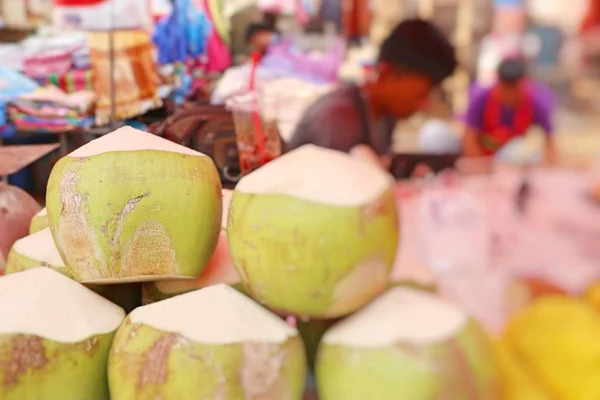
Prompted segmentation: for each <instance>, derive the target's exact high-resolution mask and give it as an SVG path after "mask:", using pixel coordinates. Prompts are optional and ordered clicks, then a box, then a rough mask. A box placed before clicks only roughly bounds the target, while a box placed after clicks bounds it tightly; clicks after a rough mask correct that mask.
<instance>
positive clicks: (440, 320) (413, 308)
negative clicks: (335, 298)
mask: <svg viewBox="0 0 600 400" xmlns="http://www.w3.org/2000/svg"><path fill="white" fill-rule="evenodd" d="M493 356H494V352H493V346H492V344H491V341H490V339H489V338H488V337H487V336H486V335H485V333H484V332H483V331H482V330H481V329H480V328H479V327H478V326H477V325H476V324H475V323H473V322H472V321H470V320H469V318H468V317H467V315H466V314H465V313H464V312H462V311H461V310H459V309H457V308H455V307H454V306H453V305H451V304H448V303H446V302H444V301H442V300H441V299H438V298H437V297H435V296H433V295H431V294H429V293H426V292H422V291H418V290H414V289H408V288H398V287H397V288H393V289H390V290H389V291H387V292H386V293H385V294H384V295H383V296H381V297H380V298H378V299H377V300H375V301H374V302H372V303H371V304H369V305H368V306H367V307H365V308H364V309H362V310H361V311H359V312H357V313H356V314H354V315H352V316H350V317H348V318H347V319H345V320H343V321H341V322H340V323H338V324H337V325H335V326H334V327H333V328H331V329H329V330H328V331H327V333H325V335H324V337H323V340H322V342H321V345H320V346H319V350H318V355H317V362H316V377H317V389H318V392H319V399H320V400H340V399H344V400H365V399H377V400H397V399H410V400H431V399H446V398H447V399H478V400H495V399H497V398H498V393H499V392H498V389H499V381H498V371H497V370H496V367H495V363H494V362H493V360H494V358H493Z"/></svg>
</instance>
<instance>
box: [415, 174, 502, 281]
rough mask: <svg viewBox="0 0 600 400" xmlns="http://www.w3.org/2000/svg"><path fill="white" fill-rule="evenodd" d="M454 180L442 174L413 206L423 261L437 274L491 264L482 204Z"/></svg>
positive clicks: (489, 237) (449, 175) (478, 267)
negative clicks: (415, 206)
mask: <svg viewBox="0 0 600 400" xmlns="http://www.w3.org/2000/svg"><path fill="white" fill-rule="evenodd" d="M455 179H456V178H455V177H454V176H453V175H451V174H450V173H446V174H443V175H442V176H441V177H440V178H438V180H437V181H436V182H435V183H434V184H433V185H432V186H431V187H430V188H427V189H426V190H425V191H424V192H423V194H422V196H421V198H420V199H419V205H418V208H417V213H418V214H417V215H418V217H417V218H418V222H417V224H418V229H419V233H420V236H421V244H420V249H421V254H422V257H423V260H424V261H425V263H426V265H428V266H429V267H430V268H432V269H433V270H435V271H437V272H440V273H443V272H447V271H453V270H457V269H486V268H488V267H490V265H491V260H490V255H491V247H490V243H491V230H490V228H489V226H488V223H487V219H486V215H485V209H484V206H483V204H482V203H481V202H480V201H479V200H478V199H477V198H475V197H474V196H472V195H471V194H470V193H468V192H467V191H465V190H463V189H462V187H461V186H460V184H459V183H458V182H456V181H455Z"/></svg>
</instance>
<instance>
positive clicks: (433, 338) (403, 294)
mask: <svg viewBox="0 0 600 400" xmlns="http://www.w3.org/2000/svg"><path fill="white" fill-rule="evenodd" d="M467 321H468V316H467V314H466V313H465V312H463V311H462V310H461V309H459V308H457V307H456V306H454V305H453V304H451V303H449V302H447V301H446V300H444V299H442V298H440V297H438V296H436V295H434V294H430V293H427V292H423V291H420V290H418V289H412V288H406V287H393V288H391V289H389V290H388V291H386V292H385V293H384V294H383V295H381V296H380V297H379V298H377V299H375V300H374V301H373V302H372V303H370V304H369V305H367V306H366V307H365V308H363V309H362V310H360V311H358V312H357V313H355V314H353V315H352V316H350V317H348V318H346V319H345V320H343V321H342V322H340V323H338V324H337V325H335V326H334V327H333V328H331V329H330V330H329V331H328V332H327V333H326V334H325V336H324V338H323V341H324V343H327V344H340V345H348V346H356V347H367V348H369V347H382V346H389V345H393V344H396V343H400V342H408V343H436V342H440V341H444V340H447V339H449V338H451V337H453V336H454V335H456V334H458V333H459V332H460V331H461V329H463V328H464V327H465V326H466V323H467Z"/></svg>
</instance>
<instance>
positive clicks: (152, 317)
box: [130, 283, 298, 344]
mask: <svg viewBox="0 0 600 400" xmlns="http://www.w3.org/2000/svg"><path fill="white" fill-rule="evenodd" d="M130 318H131V321H132V322H133V323H140V324H144V325H148V326H151V327H152V328H154V329H157V330H160V331H165V332H177V333H179V334H181V335H183V336H185V337H187V338H188V339H190V340H193V341H196V342H199V343H213V344H232V343H242V342H262V343H264V342H267V343H282V342H284V341H286V340H287V339H289V338H290V337H293V336H297V335H298V331H297V330H295V329H294V328H292V327H290V326H288V325H287V324H286V323H285V321H283V320H282V319H281V318H279V317H278V316H276V315H275V314H273V313H271V312H270V311H269V310H267V309H266V308H264V307H262V306H261V305H259V304H258V303H256V302H255V301H254V300H252V299H250V298H249V297H247V296H245V295H243V294H242V293H240V292H239V291H237V290H235V289H234V288H232V287H230V286H229V285H227V284H224V283H219V284H215V285H212V286H208V287H205V288H202V289H199V290H195V291H193V292H188V293H185V294H181V295H179V296H175V297H172V298H169V299H167V300H162V301H159V302H156V303H152V304H149V305H147V306H143V307H139V308H137V309H135V310H134V311H133V312H132V313H131V314H130Z"/></svg>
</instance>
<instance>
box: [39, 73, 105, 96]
mask: <svg viewBox="0 0 600 400" xmlns="http://www.w3.org/2000/svg"><path fill="white" fill-rule="evenodd" d="M92 78H93V76H92V71H90V70H85V71H81V70H72V71H69V72H67V73H66V74H61V75H58V74H53V75H50V76H48V77H44V78H36V79H35V81H36V82H37V83H39V84H40V85H41V86H46V85H54V86H56V87H58V88H59V89H61V90H63V91H65V92H66V93H74V92H79V91H81V90H93V79H92Z"/></svg>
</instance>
